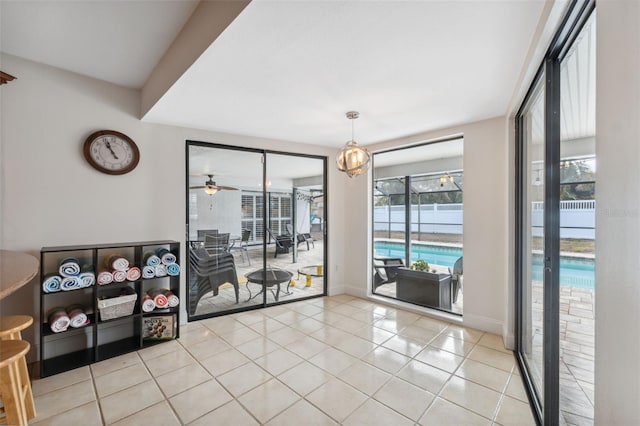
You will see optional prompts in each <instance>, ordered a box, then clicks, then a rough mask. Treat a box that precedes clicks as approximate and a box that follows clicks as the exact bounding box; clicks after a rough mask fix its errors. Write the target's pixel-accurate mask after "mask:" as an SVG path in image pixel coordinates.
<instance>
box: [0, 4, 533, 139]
mask: <svg viewBox="0 0 640 426" xmlns="http://www.w3.org/2000/svg"><path fill="white" fill-rule="evenodd" d="M0 6H1V10H0V11H1V15H2V17H1V24H2V25H1V26H2V29H1V33H0V36H1V39H0V48H1V50H2V51H3V52H6V53H10V54H14V55H17V56H21V57H25V58H28V59H32V60H35V61H38V62H43V63H47V64H50V65H54V66H57V67H61V68H64V69H68V70H71V71H75V72H78V73H81V74H85V75H89V76H91V77H95V78H99V79H103V80H106V81H111V82H114V83H117V84H121V85H124V86H130V87H137V88H139V87H141V86H142V85H143V84H144V81H146V79H147V78H148V76H149V75H150V74H151V72H152V70H153V68H154V67H155V65H156V64H157V62H158V60H159V59H160V57H161V56H162V53H163V52H164V51H165V50H166V49H167V48H168V46H169V45H170V43H171V40H173V38H174V37H175V36H176V35H177V34H178V32H179V30H180V28H181V27H182V26H183V25H184V24H185V22H186V20H187V19H188V17H189V15H190V13H191V12H192V11H193V8H194V7H195V3H194V2H193V1H115V0H114V1H84V2H77V1H59V0H50V1H38V2H34V1H7V0H2V1H1V3H0ZM543 6H544V2H543V1H542V0H499V1H490V0H486V1H485V0H475V1H474V0H469V1H430V0H429V1H428V0H425V1H406V2H398V1H357V0H342V1H313V0H311V1H298V0H290V1H269V0H253V1H252V3H250V4H249V6H247V7H246V8H245V9H244V11H243V12H242V13H241V14H240V15H239V16H238V17H237V18H236V19H235V21H234V22H233V23H232V24H231V25H230V26H229V27H228V28H227V29H226V30H225V31H224V32H223V33H222V35H221V36H220V37H219V38H218V39H217V40H216V41H215V42H214V43H213V44H212V45H211V46H210V47H209V48H208V49H207V50H206V51H205V52H204V53H203V54H202V56H201V57H200V58H199V59H198V60H197V61H196V62H195V63H194V64H193V65H192V66H191V67H190V69H188V70H187V72H186V73H185V74H184V75H183V76H182V77H181V78H180V79H179V80H178V81H177V82H176V83H175V84H174V85H173V87H171V88H170V89H169V91H168V92H167V93H166V94H165V95H164V96H163V97H162V98H161V99H160V101H159V102H158V103H157V104H156V105H155V106H154V107H153V108H152V109H151V110H150V111H149V112H148V113H147V115H146V116H145V117H144V120H145V121H149V122H157V123H165V124H177V125H182V126H188V127H194V128H202V129H209V130H220V131H226V132H231V133H236V134H243V135H250V136H260V137H268V138H276V139H282V140H290V141H295V142H301V143H313V144H319V145H326V146H332V147H337V146H339V145H342V144H344V143H345V142H346V141H347V140H348V139H349V138H350V136H351V123H350V122H349V120H347V119H346V118H345V115H344V114H345V112H346V111H349V110H352V109H353V110H357V111H359V112H360V113H361V115H360V118H359V119H358V120H357V121H356V122H355V139H356V140H357V141H358V142H360V143H362V144H369V143H373V142H378V141H382V140H388V139H391V138H396V137H402V136H407V135H411V134H415V133H419V132H423V131H428V130H432V129H436V128H442V127H446V126H450V125H454V124H458V123H465V122H472V121H476V120H481V119H485V118H490V117H495V116H500V115H504V114H505V113H506V112H507V111H506V109H507V107H508V102H509V100H510V98H511V95H512V93H513V91H514V89H515V86H516V83H517V78H518V75H519V74H520V71H521V69H522V67H523V62H524V59H525V56H526V53H527V51H528V50H529V44H530V42H531V39H532V36H533V34H534V30H535V27H536V25H537V23H538V20H539V18H540V15H541V12H542V9H543Z"/></svg>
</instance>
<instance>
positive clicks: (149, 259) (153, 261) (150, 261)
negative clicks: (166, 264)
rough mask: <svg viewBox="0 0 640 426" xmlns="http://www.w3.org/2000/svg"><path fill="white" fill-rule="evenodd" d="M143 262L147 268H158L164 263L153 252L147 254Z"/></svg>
mask: <svg viewBox="0 0 640 426" xmlns="http://www.w3.org/2000/svg"><path fill="white" fill-rule="evenodd" d="M143 260H144V264H145V265H147V266H156V265H159V264H160V263H161V262H162V260H161V259H160V258H159V257H158V256H156V254H155V253H154V252H152V251H150V252H147V253H145V254H144V256H143Z"/></svg>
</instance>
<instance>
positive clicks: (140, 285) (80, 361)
mask: <svg viewBox="0 0 640 426" xmlns="http://www.w3.org/2000/svg"><path fill="white" fill-rule="evenodd" d="M158 248H164V249H167V250H169V251H170V252H171V253H173V254H174V255H175V256H176V259H177V260H176V263H178V264H179V265H180V266H182V265H181V264H180V243H179V242H177V241H171V240H160V241H143V242H129V243H114V244H95V245H91V244H89V245H76V246H56V247H43V248H42V249H41V251H40V265H41V267H40V377H47V376H51V375H53V374H58V373H61V372H64V371H68V370H71V369H74V368H78V367H82V366H85V365H88V364H92V363H94V362H97V361H102V360H105V359H109V358H112V357H115V356H118V355H122V354H125V353H128V352H132V351H135V350H138V349H142V348H145V347H148V346H153V345H156V344H158V343H160V342H162V341H166V340H170V339H165V340H150V339H146V338H143V334H142V325H143V321H145V318H148V317H150V316H154V315H167V316H169V315H170V316H172V320H173V323H174V324H175V332H174V336H173V338H177V337H179V324H180V309H179V306H178V307H175V308H167V309H156V310H154V311H152V312H142V309H141V301H142V299H143V297H144V294H145V291H146V290H148V288H147V287H148V286H147V285H145V284H146V283H151V282H153V281H157V282H158V283H160V282H161V283H162V287H163V288H166V289H169V290H171V292H173V293H174V294H176V295H179V294H180V276H179V275H177V276H170V275H167V276H163V277H156V278H148V279H143V278H140V279H138V280H136V281H128V280H126V281H123V282H113V283H110V284H106V285H98V284H97V283H96V284H94V285H93V286H91V287H84V288H80V289H77V290H70V291H56V292H51V293H45V292H44V290H43V288H42V283H43V282H44V280H45V278H46V277H47V276H48V275H49V274H52V273H53V274H57V273H58V268H59V265H60V262H61V261H62V260H63V259H66V258H75V259H77V260H78V263H79V265H80V266H81V267H86V266H90V267H91V269H92V270H93V271H94V273H95V274H96V276H97V274H98V272H99V271H101V270H102V269H104V268H105V258H106V257H108V256H109V255H113V254H118V255H121V256H122V257H125V258H126V259H127V260H128V261H129V264H130V267H133V266H136V267H138V268H140V269H142V267H143V266H144V265H143V264H142V263H143V258H144V254H145V253H146V252H149V251H154V250H156V249H158ZM126 287H129V288H130V289H131V290H130V291H133V293H134V294H136V295H137V297H136V301H135V304H134V307H133V309H132V310H131V314H125V315H123V316H118V317H116V318H110V319H106V320H102V317H101V315H100V309H99V306H98V299H99V298H101V297H105V296H106V297H119V295H120V292H121V291H122V290H123V289H124V288H126ZM78 304H79V305H82V306H83V307H84V308H85V313H86V314H87V317H88V319H89V323H88V324H86V325H84V326H82V327H78V328H72V327H69V328H68V329H67V330H66V331H62V332H59V333H54V332H53V331H51V328H50V327H49V324H48V313H49V312H50V311H51V310H52V309H53V308H57V307H63V308H66V307H68V306H71V305H78ZM120 313H121V312H118V314H120Z"/></svg>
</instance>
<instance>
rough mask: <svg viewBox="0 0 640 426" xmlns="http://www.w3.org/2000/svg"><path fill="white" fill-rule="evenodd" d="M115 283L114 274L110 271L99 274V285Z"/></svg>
mask: <svg viewBox="0 0 640 426" xmlns="http://www.w3.org/2000/svg"><path fill="white" fill-rule="evenodd" d="M112 282H113V274H112V273H111V272H109V271H102V272H100V273H99V274H98V284H99V285H105V284H111V283H112Z"/></svg>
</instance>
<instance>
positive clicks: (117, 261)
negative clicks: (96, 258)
mask: <svg viewBox="0 0 640 426" xmlns="http://www.w3.org/2000/svg"><path fill="white" fill-rule="evenodd" d="M104 262H105V266H106V267H107V268H109V269H112V270H116V271H126V270H127V269H129V261H128V260H127V259H126V258H124V257H122V256H120V255H117V254H112V255H109V256H107V257H106V258H105V260H104Z"/></svg>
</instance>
